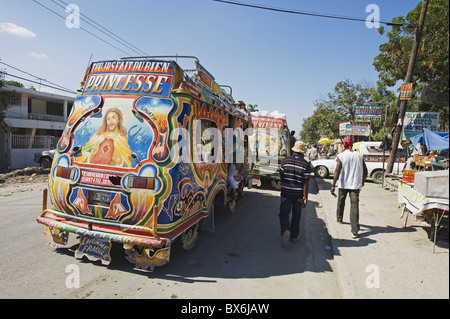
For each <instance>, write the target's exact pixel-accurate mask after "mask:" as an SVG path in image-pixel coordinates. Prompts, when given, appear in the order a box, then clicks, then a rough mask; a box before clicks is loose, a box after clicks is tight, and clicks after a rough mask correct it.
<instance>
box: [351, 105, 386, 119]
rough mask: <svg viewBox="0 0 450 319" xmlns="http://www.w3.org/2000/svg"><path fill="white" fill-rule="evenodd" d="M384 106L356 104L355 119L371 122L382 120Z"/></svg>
mask: <svg viewBox="0 0 450 319" xmlns="http://www.w3.org/2000/svg"><path fill="white" fill-rule="evenodd" d="M382 112H383V107H382V106H379V105H357V106H355V120H356V121H358V122H370V121H373V120H381V114H382Z"/></svg>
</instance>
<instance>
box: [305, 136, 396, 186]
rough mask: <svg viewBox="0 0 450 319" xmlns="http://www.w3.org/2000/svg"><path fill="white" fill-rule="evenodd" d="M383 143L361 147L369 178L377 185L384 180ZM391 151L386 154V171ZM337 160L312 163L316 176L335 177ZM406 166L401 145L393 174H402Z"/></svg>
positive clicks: (365, 144) (368, 143) (367, 143)
mask: <svg viewBox="0 0 450 319" xmlns="http://www.w3.org/2000/svg"><path fill="white" fill-rule="evenodd" d="M380 145H381V142H363V143H361V144H360V145H359V152H361V153H362V154H363V156H364V162H365V163H366V166H367V171H368V176H370V177H371V178H372V180H373V181H374V182H375V183H381V182H382V180H383V150H382V149H381V148H380ZM389 153H390V152H389V151H386V152H385V160H384V170H386V167H387V162H388V158H389ZM336 164H337V162H336V159H335V158H333V159H320V160H315V161H312V162H311V166H312V169H313V171H314V175H315V176H320V177H322V178H325V177H328V176H333V174H334V171H335V170H336ZM404 165H405V156H404V150H403V148H401V146H400V145H399V148H398V151H397V157H396V158H395V162H394V167H393V168H392V173H393V174H398V175H400V174H402V170H403V167H404Z"/></svg>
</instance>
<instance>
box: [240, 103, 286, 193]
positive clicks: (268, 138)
mask: <svg viewBox="0 0 450 319" xmlns="http://www.w3.org/2000/svg"><path fill="white" fill-rule="evenodd" d="M251 118H252V125H253V134H252V135H251V136H249V144H250V146H251V147H250V149H251V151H252V155H253V159H254V161H253V165H252V166H251V174H252V184H253V185H256V186H261V182H262V181H263V180H267V181H270V182H271V184H272V186H273V187H274V188H276V189H280V187H281V184H280V173H279V166H280V165H281V162H282V161H283V159H284V158H285V157H286V156H289V155H291V147H290V144H291V141H290V139H291V137H290V132H289V129H288V125H287V119H286V118H287V116H286V115H285V114H282V113H279V112H278V111H272V112H269V111H256V112H252V113H251Z"/></svg>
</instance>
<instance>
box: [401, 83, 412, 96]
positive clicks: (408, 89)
mask: <svg viewBox="0 0 450 319" xmlns="http://www.w3.org/2000/svg"><path fill="white" fill-rule="evenodd" d="M411 96H412V83H403V84H402V86H401V88H400V100H411Z"/></svg>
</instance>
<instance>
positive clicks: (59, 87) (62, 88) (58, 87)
mask: <svg viewBox="0 0 450 319" xmlns="http://www.w3.org/2000/svg"><path fill="white" fill-rule="evenodd" d="M0 63H1V64H4V65H6V66H7V67H9V68H11V69H14V70H16V71H19V72H22V73H25V74H27V75H29V76H32V77H34V78H36V79H38V80H39V81H44V82H47V83H50V84H52V85H55V86H57V87H54V86H50V85H46V84H42V83H41V82H34V81H31V80H28V79H25V78H21V79H23V80H26V81H29V82H33V83H37V84H41V85H44V86H48V87H51V88H54V89H57V90H61V91H65V92H69V93H73V94H76V93H77V92H75V91H72V90H70V89H68V88H65V87H64V86H61V85H59V84H56V83H53V82H50V81H47V80H46V79H44V78H41V77H39V76H36V75H34V74H31V73H28V72H26V71H23V70H21V69H19V68H16V67H14V66H12V65H9V64H7V63H5V62H2V61H0ZM4 73H5V74H7V75H10V76H13V77H16V78H20V77H18V76H14V75H12V74H10V73H8V72H4Z"/></svg>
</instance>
